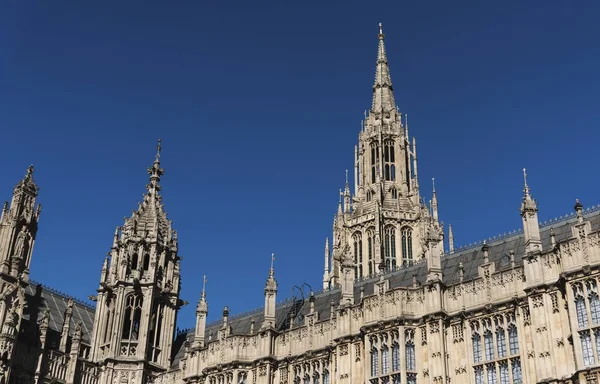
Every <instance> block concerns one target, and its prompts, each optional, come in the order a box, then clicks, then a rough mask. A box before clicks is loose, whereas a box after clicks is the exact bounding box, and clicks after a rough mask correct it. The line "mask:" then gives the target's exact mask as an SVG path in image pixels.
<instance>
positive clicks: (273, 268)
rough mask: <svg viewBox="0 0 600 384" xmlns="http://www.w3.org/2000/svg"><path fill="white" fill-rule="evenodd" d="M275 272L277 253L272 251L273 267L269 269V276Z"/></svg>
mask: <svg viewBox="0 0 600 384" xmlns="http://www.w3.org/2000/svg"><path fill="white" fill-rule="evenodd" d="M274 274H275V254H274V253H271V269H270V270H269V276H273V275H274Z"/></svg>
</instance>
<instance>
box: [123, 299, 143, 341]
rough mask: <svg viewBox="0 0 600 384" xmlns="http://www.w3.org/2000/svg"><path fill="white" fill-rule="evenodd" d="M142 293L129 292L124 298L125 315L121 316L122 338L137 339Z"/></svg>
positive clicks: (140, 318)
mask: <svg viewBox="0 0 600 384" xmlns="http://www.w3.org/2000/svg"><path fill="white" fill-rule="evenodd" d="M142 302H143V299H142V295H141V294H130V295H128V296H127V297H126V298H125V316H123V332H122V335H121V338H122V339H123V340H137V339H138V336H139V332H140V321H141V320H142Z"/></svg>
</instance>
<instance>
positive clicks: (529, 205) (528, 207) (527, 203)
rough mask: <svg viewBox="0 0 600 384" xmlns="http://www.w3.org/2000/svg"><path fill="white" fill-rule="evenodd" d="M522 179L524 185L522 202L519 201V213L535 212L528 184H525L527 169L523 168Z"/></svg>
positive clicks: (535, 207) (534, 204)
mask: <svg viewBox="0 0 600 384" xmlns="http://www.w3.org/2000/svg"><path fill="white" fill-rule="evenodd" d="M523 180H524V184H525V187H524V188H523V202H522V203H521V214H524V213H525V212H537V204H536V202H535V200H534V199H533V198H532V197H531V193H530V190H529V185H528V184H527V170H526V169H525V168H523Z"/></svg>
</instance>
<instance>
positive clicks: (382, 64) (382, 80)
mask: <svg viewBox="0 0 600 384" xmlns="http://www.w3.org/2000/svg"><path fill="white" fill-rule="evenodd" d="M378 37H379V47H378V50H377V69H376V70H375V83H374V84H373V104H372V106H371V111H372V112H373V113H380V112H389V111H391V110H393V109H395V108H396V102H395V101H394V88H393V87H392V78H391V77H390V68H389V66H388V61H387V55H386V53H385V43H384V37H385V36H384V34H383V27H382V25H381V23H379V35H378Z"/></svg>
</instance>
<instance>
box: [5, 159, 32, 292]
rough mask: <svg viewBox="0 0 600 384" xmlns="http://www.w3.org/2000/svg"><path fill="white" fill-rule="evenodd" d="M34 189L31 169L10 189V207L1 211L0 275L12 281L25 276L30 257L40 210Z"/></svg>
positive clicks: (27, 273) (6, 205)
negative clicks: (11, 194) (11, 192)
mask: <svg viewBox="0 0 600 384" xmlns="http://www.w3.org/2000/svg"><path fill="white" fill-rule="evenodd" d="M37 195H38V187H37V185H36V184H35V182H34V181H33V165H30V166H29V168H27V173H26V174H25V177H24V178H23V180H21V181H20V182H19V183H18V184H17V185H16V186H15V188H14V191H13V196H12V200H11V202H10V207H9V205H8V202H5V203H4V206H3V207H2V216H1V218H0V273H1V274H2V277H3V278H6V279H8V280H11V281H12V280H14V278H17V277H18V276H19V275H20V274H22V277H24V278H26V277H27V276H28V275H29V266H30V264H31V253H32V251H33V244H34V242H35V235H36V233H37V229H38V220H39V216H40V212H41V206H40V205H38V206H37V208H35V207H34V206H35V199H36V198H37Z"/></svg>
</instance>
